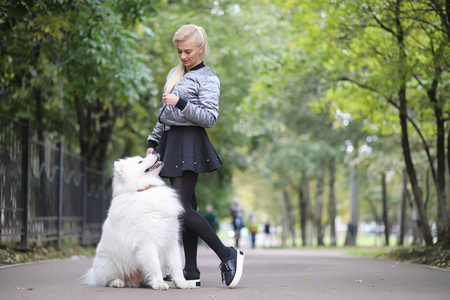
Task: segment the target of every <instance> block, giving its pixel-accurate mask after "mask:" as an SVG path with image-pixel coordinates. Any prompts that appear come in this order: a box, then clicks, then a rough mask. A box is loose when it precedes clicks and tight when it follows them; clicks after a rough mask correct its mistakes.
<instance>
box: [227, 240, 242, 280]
mask: <svg viewBox="0 0 450 300" xmlns="http://www.w3.org/2000/svg"><path fill="white" fill-rule="evenodd" d="M236 251H237V252H238V253H237V258H236V274H235V275H234V278H233V281H231V283H230V285H229V286H228V287H229V288H230V289H232V288H234V287H236V286H237V285H238V283H239V281H240V280H241V277H242V270H243V269H244V252H242V251H240V250H237V249H236Z"/></svg>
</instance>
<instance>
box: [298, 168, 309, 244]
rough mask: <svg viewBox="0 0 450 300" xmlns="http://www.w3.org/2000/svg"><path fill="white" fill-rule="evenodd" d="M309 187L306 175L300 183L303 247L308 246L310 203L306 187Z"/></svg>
mask: <svg viewBox="0 0 450 300" xmlns="http://www.w3.org/2000/svg"><path fill="white" fill-rule="evenodd" d="M306 185H308V178H307V177H306V175H303V176H302V179H301V181H300V189H299V207H300V231H301V238H302V246H306V236H307V232H306V222H307V218H308V214H307V209H308V206H307V204H308V201H307V189H306V188H305V186H306Z"/></svg>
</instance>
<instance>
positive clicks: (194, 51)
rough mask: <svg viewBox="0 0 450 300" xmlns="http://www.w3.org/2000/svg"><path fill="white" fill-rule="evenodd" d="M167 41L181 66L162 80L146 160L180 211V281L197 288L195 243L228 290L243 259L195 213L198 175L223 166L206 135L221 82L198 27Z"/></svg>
mask: <svg viewBox="0 0 450 300" xmlns="http://www.w3.org/2000/svg"><path fill="white" fill-rule="evenodd" d="M172 41H173V43H174V44H175V46H176V49H177V51H178V57H179V58H180V61H181V63H180V64H179V65H178V66H177V67H174V68H173V69H172V70H170V72H169V74H168V76H167V81H166V85H165V87H164V93H163V94H162V105H161V108H160V109H159V115H158V122H157V123H156V126H155V128H154V130H153V132H152V133H151V134H150V135H149V136H148V138H147V141H148V148H147V155H148V154H149V153H152V152H153V151H154V150H155V149H156V148H157V152H158V153H159V154H160V155H161V160H162V161H163V163H164V167H163V169H162V171H161V173H160V175H161V177H166V178H169V179H170V183H171V185H172V187H173V188H175V189H176V190H177V192H178V193H179V195H180V198H181V202H182V204H183V206H184V209H185V214H184V215H183V220H182V221H183V233H182V239H183V246H184V254H185V267H184V276H185V278H186V279H187V280H190V281H191V280H192V281H194V282H195V284H196V286H200V271H199V270H198V268H197V243H198V237H200V238H201V239H202V240H203V241H204V242H205V243H206V244H207V245H208V246H209V247H210V248H211V249H212V250H213V251H214V252H215V253H216V254H217V256H218V257H219V259H220V261H221V263H220V266H219V268H220V271H221V272H222V281H223V282H224V283H225V284H226V285H227V286H228V287H230V288H233V287H235V286H236V285H237V284H238V283H239V280H240V278H241V276H242V269H243V263H244V253H243V252H242V251H239V250H236V249H235V248H232V247H226V246H225V245H224V244H223V243H222V242H221V240H220V239H219V238H218V236H217V235H216V233H215V232H214V230H213V229H212V228H211V226H210V225H209V224H208V222H207V221H206V220H205V219H204V218H203V217H202V215H201V214H199V213H198V212H197V200H196V198H195V185H196V183H197V178H198V175H199V174H200V173H207V172H212V171H215V170H217V169H218V168H219V167H220V166H221V164H222V162H221V161H220V158H219V156H218V155H217V153H216V151H215V149H214V147H213V146H212V144H211V142H210V140H209V138H208V135H207V133H206V130H205V128H210V127H213V126H214V125H215V124H216V122H217V118H218V116H219V96H220V81H219V78H218V77H217V76H216V75H215V74H214V72H213V71H212V70H211V69H210V68H209V67H207V66H206V65H205V64H204V61H205V60H206V52H207V49H208V41H207V36H206V32H205V30H204V29H203V28H202V27H200V26H196V25H193V24H190V25H184V26H182V27H181V28H180V29H179V30H178V31H177V32H176V33H175V35H174V37H173V39H172Z"/></svg>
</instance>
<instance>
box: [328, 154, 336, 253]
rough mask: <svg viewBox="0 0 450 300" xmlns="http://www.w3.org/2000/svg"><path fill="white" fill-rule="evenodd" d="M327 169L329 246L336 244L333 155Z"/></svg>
mask: <svg viewBox="0 0 450 300" xmlns="http://www.w3.org/2000/svg"><path fill="white" fill-rule="evenodd" d="M328 164H329V165H328V170H329V174H330V179H329V182H328V189H329V191H328V192H329V199H328V201H329V202H328V215H329V218H330V240H331V241H330V243H331V246H336V244H337V241H336V197H335V190H334V183H335V175H336V174H335V173H336V160H335V158H334V157H331V158H330V161H329V162H328Z"/></svg>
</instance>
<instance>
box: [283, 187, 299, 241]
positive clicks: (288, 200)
mask: <svg viewBox="0 0 450 300" xmlns="http://www.w3.org/2000/svg"><path fill="white" fill-rule="evenodd" d="M283 200H284V206H285V209H286V222H287V224H288V231H289V233H290V235H291V238H292V246H293V247H295V246H296V238H295V228H294V225H295V221H294V215H293V209H292V202H291V198H290V197H289V193H288V192H287V191H286V190H283Z"/></svg>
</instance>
